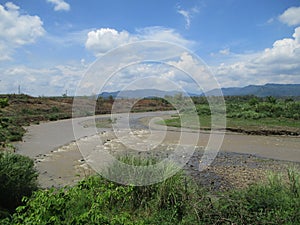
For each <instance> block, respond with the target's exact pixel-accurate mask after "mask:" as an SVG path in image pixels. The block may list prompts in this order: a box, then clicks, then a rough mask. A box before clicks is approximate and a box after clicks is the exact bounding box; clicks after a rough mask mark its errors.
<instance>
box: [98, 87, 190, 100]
mask: <svg viewBox="0 0 300 225" xmlns="http://www.w3.org/2000/svg"><path fill="white" fill-rule="evenodd" d="M179 93H181V92H179V91H162V90H158V89H138V90H126V91H115V92H102V93H101V94H100V95H99V96H101V97H103V98H108V97H109V96H112V97H113V98H150V97H160V98H162V97H164V96H166V95H168V96H174V95H176V94H179ZM186 95H189V96H195V94H191V93H188V94H186Z"/></svg>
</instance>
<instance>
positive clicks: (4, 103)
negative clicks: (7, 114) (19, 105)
mask: <svg viewBox="0 0 300 225" xmlns="http://www.w3.org/2000/svg"><path fill="white" fill-rule="evenodd" d="M6 106H8V98H0V108H4V107H6Z"/></svg>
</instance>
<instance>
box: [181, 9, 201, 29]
mask: <svg viewBox="0 0 300 225" xmlns="http://www.w3.org/2000/svg"><path fill="white" fill-rule="evenodd" d="M177 13H179V14H180V15H182V16H183V17H184V20H185V28H186V29H189V28H190V26H191V19H192V17H193V16H194V14H196V13H199V10H198V8H197V7H193V8H192V9H190V10H184V9H182V8H181V7H180V6H178V7H177Z"/></svg>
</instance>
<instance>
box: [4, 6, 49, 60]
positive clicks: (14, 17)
mask: <svg viewBox="0 0 300 225" xmlns="http://www.w3.org/2000/svg"><path fill="white" fill-rule="evenodd" d="M19 9H20V8H19V6H17V5H15V4H13V3H11V2H8V3H6V4H5V6H3V5H0V55H1V57H0V60H7V59H10V58H11V54H12V53H13V51H14V49H16V48H17V47H19V46H22V45H25V44H30V43H34V42H35V40H36V39H37V38H38V37H40V36H43V35H44V33H45V30H44V28H43V22H42V21H41V19H40V17H38V16H31V15H27V14H20V12H19Z"/></svg>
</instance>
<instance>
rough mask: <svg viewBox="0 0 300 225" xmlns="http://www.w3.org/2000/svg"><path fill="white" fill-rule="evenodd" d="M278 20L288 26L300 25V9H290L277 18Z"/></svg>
mask: <svg viewBox="0 0 300 225" xmlns="http://www.w3.org/2000/svg"><path fill="white" fill-rule="evenodd" d="M279 20H280V21H281V22H282V23H285V24H287V25H289V26H297V25H300V7H291V8H288V9H287V10H286V11H284V12H283V14H281V15H280V16H279Z"/></svg>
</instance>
